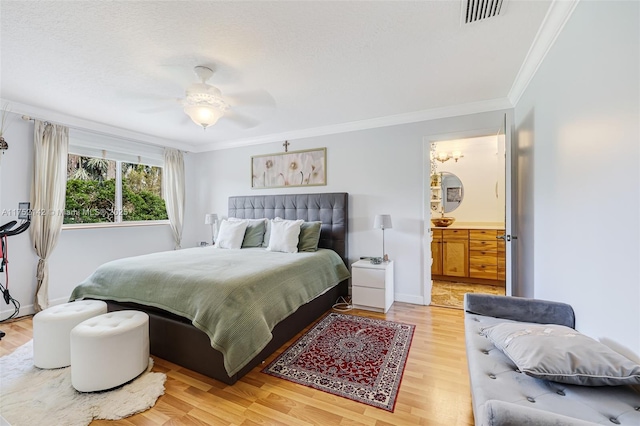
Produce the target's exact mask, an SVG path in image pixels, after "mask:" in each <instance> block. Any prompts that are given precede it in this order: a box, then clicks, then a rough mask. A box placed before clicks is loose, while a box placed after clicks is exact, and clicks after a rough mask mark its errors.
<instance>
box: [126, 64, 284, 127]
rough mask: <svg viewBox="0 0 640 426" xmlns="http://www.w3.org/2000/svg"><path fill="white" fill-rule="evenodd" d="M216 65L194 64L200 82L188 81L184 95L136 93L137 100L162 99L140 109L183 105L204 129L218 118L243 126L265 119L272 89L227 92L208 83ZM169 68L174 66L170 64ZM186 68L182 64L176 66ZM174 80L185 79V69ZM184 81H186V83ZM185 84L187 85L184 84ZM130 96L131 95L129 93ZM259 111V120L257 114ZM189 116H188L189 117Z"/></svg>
mask: <svg viewBox="0 0 640 426" xmlns="http://www.w3.org/2000/svg"><path fill="white" fill-rule="evenodd" d="M216 68H217V67H214V66H211V65H209V66H206V65H198V66H196V67H194V68H193V71H194V72H195V74H196V76H197V77H198V80H200V81H199V82H197V83H191V84H188V85H187V88H186V90H185V95H184V97H182V98H166V97H164V96H157V95H148V94H141V93H138V94H136V95H135V99H136V100H137V101H139V100H141V99H146V100H148V101H153V102H154V103H158V102H161V104H160V105H156V106H155V107H151V108H145V109H142V110H138V111H139V112H141V113H145V114H146V113H157V112H160V111H165V110H168V109H171V110H173V109H175V107H176V104H178V105H180V106H181V107H182V109H183V111H184V113H185V114H186V115H187V116H188V117H189V118H190V119H191V120H192V121H193V122H194V123H196V124H197V125H198V126H201V127H202V128H203V129H207V128H208V127H211V126H213V125H214V124H216V123H217V122H218V120H219V119H221V118H224V119H225V120H228V121H229V122H232V123H234V124H235V125H237V126H239V127H241V128H245V129H247V128H252V127H256V126H258V125H259V124H260V122H261V121H262V120H264V118H265V116H266V114H271V113H273V111H274V107H275V100H274V99H273V97H272V96H271V94H269V92H267V91H265V90H262V89H258V90H248V91H241V92H234V93H230V94H229V93H225V94H224V95H223V94H222V92H221V91H220V89H218V88H217V87H215V86H213V85H211V84H209V83H208V81H209V80H210V79H211V77H212V76H213V75H214V70H215V69H216ZM169 69H172V67H170V68H169ZM173 69H180V70H184V68H182V67H178V68H175V67H174V68H173ZM173 74H174V76H176V78H174V80H184V77H183V76H182V72H181V71H180V74H179V75H178V74H176V73H173ZM183 84H184V83H183ZM183 87H184V86H183ZM127 97H129V98H131V95H130V94H127ZM255 115H258V116H260V117H261V119H260V120H258V119H257V117H255ZM186 118H187V117H185V119H186Z"/></svg>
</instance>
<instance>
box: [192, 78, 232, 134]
mask: <svg viewBox="0 0 640 426" xmlns="http://www.w3.org/2000/svg"><path fill="white" fill-rule="evenodd" d="M193 70H194V72H195V73H196V75H197V76H198V78H199V79H200V83H192V84H191V85H189V87H187V90H186V93H185V97H184V99H182V100H180V103H181V104H182V106H183V108H184V112H185V114H187V115H188V116H189V118H191V120H193V122H194V123H196V124H197V125H199V126H202V128H203V129H206V128H207V127H211V126H213V125H214V124H216V123H217V122H218V120H219V119H220V117H222V116H223V115H225V113H226V112H227V111H228V110H229V104H228V103H227V102H226V101H225V100H224V99H223V97H222V92H220V89H218V88H217V87H215V86H212V85H210V84H207V81H208V80H209V79H210V78H211V76H212V75H213V70H212V69H211V68H209V67H205V66H202V65H198V66H196V67H195V68H194V69H193Z"/></svg>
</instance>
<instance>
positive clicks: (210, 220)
mask: <svg viewBox="0 0 640 426" xmlns="http://www.w3.org/2000/svg"><path fill="white" fill-rule="evenodd" d="M217 221H218V215H217V214H215V213H207V214H205V215H204V224H205V225H213V224H214V223H216V222H217Z"/></svg>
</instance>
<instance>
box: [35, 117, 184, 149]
mask: <svg viewBox="0 0 640 426" xmlns="http://www.w3.org/2000/svg"><path fill="white" fill-rule="evenodd" d="M22 119H23V120H25V121H33V122H35V121H36V120H39V121H43V122H44V123H45V124H59V125H61V126H65V127H68V128H69V129H73V130H80V131H82V132H89V133H93V134H96V135H100V136H108V137H112V138H113V137H116V138H120V139H124V140H127V141H130V142H135V143H139V144H141V145H145V146H150V147H154V148H168V147H166V146H164V145H156V144H152V143H149V142H142V141H139V140H137V139H132V138H127V137H124V136H114V135H111V134H109V133H104V132H99V131H97V130H91V129H84V128H82V127H76V126H69V125H68V124H63V123H53V122H51V121H49V120H42V119H41V118H36V117H31V116H29V115H23V116H22ZM175 149H178V148H175ZM178 151H182V152H189V151H184V150H182V149H178Z"/></svg>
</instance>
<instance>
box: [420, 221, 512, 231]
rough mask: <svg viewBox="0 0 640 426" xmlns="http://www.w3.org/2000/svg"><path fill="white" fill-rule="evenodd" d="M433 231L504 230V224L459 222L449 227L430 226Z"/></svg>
mask: <svg viewBox="0 0 640 426" xmlns="http://www.w3.org/2000/svg"><path fill="white" fill-rule="evenodd" d="M431 228H433V229H496V230H498V229H504V223H486V222H479V223H474V222H460V223H455V222H454V223H453V224H452V225H450V226H432V227H431Z"/></svg>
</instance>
